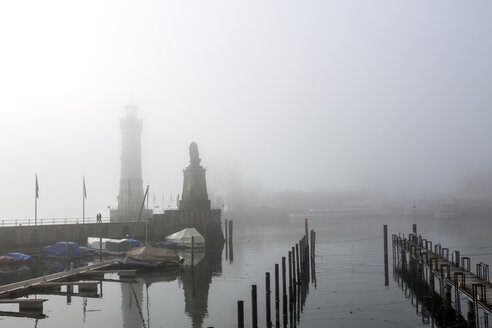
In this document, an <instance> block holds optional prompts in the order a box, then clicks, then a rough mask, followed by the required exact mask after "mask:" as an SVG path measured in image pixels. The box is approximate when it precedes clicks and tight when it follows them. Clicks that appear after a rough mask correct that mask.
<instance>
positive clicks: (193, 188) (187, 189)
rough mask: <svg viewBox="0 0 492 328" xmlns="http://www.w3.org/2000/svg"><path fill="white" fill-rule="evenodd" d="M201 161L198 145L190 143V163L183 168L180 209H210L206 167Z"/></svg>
mask: <svg viewBox="0 0 492 328" xmlns="http://www.w3.org/2000/svg"><path fill="white" fill-rule="evenodd" d="M200 162H201V159H200V156H199V154H198V146H197V144H196V143H194V142H192V143H191V144H190V165H188V167H187V168H185V169H184V170H183V193H182V197H181V200H180V201H179V209H180V210H184V211H203V210H210V200H209V199H208V193H207V182H206V179H205V169H204V168H203V166H201V165H200Z"/></svg>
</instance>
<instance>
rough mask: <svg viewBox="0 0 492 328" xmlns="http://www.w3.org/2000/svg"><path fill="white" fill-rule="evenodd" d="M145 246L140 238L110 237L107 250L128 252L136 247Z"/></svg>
mask: <svg viewBox="0 0 492 328" xmlns="http://www.w3.org/2000/svg"><path fill="white" fill-rule="evenodd" d="M142 246H143V243H142V242H141V241H140V240H136V239H131V238H124V239H110V240H107V241H106V251H107V252H110V253H111V252H113V253H119V252H127V251H129V250H130V247H131V249H134V248H140V247H142Z"/></svg>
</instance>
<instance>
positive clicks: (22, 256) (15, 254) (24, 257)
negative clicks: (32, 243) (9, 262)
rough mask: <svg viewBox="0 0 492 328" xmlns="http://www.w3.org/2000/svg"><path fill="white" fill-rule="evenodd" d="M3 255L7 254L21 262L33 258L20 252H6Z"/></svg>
mask: <svg viewBox="0 0 492 328" xmlns="http://www.w3.org/2000/svg"><path fill="white" fill-rule="evenodd" d="M3 256H9V257H12V258H14V259H16V260H18V261H21V262H27V261H32V260H33V259H34V258H33V257H32V256H31V255H27V254H24V253H20V252H13V253H7V254H5V255H3Z"/></svg>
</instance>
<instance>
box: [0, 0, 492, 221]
mask: <svg viewBox="0 0 492 328" xmlns="http://www.w3.org/2000/svg"><path fill="white" fill-rule="evenodd" d="M491 12H492V3H490V2H486V1H475V2H449V1H432V2H429V1H411V2H406V3H403V2H399V1H398V2H395V1H302V2H299V1H266V2H265V1H247V2H239V1H185V2H183V1H120V0H118V1H82V2H68V1H22V2H20V1H9V2H7V1H4V2H2V3H1V4H0V50H1V51H0V92H1V95H2V97H1V105H0V108H1V120H0V149H1V154H2V162H1V163H2V164H1V170H0V197H1V199H2V201H1V206H0V217H1V218H32V217H33V216H34V181H35V174H36V173H37V175H38V180H39V188H40V190H39V200H38V215H39V217H40V218H52V217H57V218H60V217H80V216H81V215H82V214H81V213H82V177H83V176H85V180H86V186H87V200H86V213H87V216H94V215H95V214H96V213H97V212H101V213H103V214H104V215H105V216H107V214H108V212H107V206H108V205H109V206H112V207H116V206H117V200H116V196H117V194H118V186H119V178H120V152H121V134H120V127H119V122H120V119H121V118H122V117H124V115H125V106H126V105H128V104H130V103H131V102H133V104H135V105H137V106H138V115H139V117H141V118H142V120H143V133H142V166H143V180H144V184H145V185H147V184H149V185H150V189H151V195H152V196H153V195H154V194H155V195H156V196H155V197H156V204H159V205H161V203H162V197H164V202H165V206H167V205H168V203H169V202H170V195H171V194H172V195H173V199H175V197H176V195H177V194H178V193H181V189H182V178H183V177H182V169H183V168H184V167H185V166H186V165H187V164H188V161H189V158H188V145H189V143H190V142H192V141H195V142H197V144H198V146H199V150H200V156H201V158H202V164H203V165H204V166H206V167H207V178H208V181H207V182H208V187H209V195H210V196H211V197H215V196H216V195H220V194H221V193H225V192H227V190H230V189H231V188H235V187H237V188H242V189H241V190H244V189H248V190H258V191H265V190H267V191H270V192H279V191H345V190H377V191H383V192H385V193H387V194H389V195H404V196H405V197H410V198H411V197H421V196H422V197H424V196H425V195H429V194H432V193H443V194H449V195H453V193H454V192H455V191H456V188H457V185H458V184H459V182H460V181H461V179H463V177H465V176H467V175H470V174H472V175H473V174H475V173H478V174H480V172H487V170H489V169H490V168H491V167H492V149H491V143H490V140H491V136H492V129H491V127H490V124H491V122H492V110H491V103H492V101H491V100H492V92H491V90H492V88H491V87H492V63H491V60H490V58H492V20H491V19H490V13H491ZM489 172H490V171H489ZM150 202H151V204H152V203H153V197H151V199H150Z"/></svg>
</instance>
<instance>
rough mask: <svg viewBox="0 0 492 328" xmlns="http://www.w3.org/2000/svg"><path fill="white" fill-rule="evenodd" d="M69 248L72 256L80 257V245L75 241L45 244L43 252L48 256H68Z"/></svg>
mask: <svg viewBox="0 0 492 328" xmlns="http://www.w3.org/2000/svg"><path fill="white" fill-rule="evenodd" d="M67 249H69V252H70V257H80V246H79V244H78V243H76V242H73V241H59V242H57V243H56V244H54V245H51V246H44V247H43V252H44V254H45V255H47V256H53V257H67Z"/></svg>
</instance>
